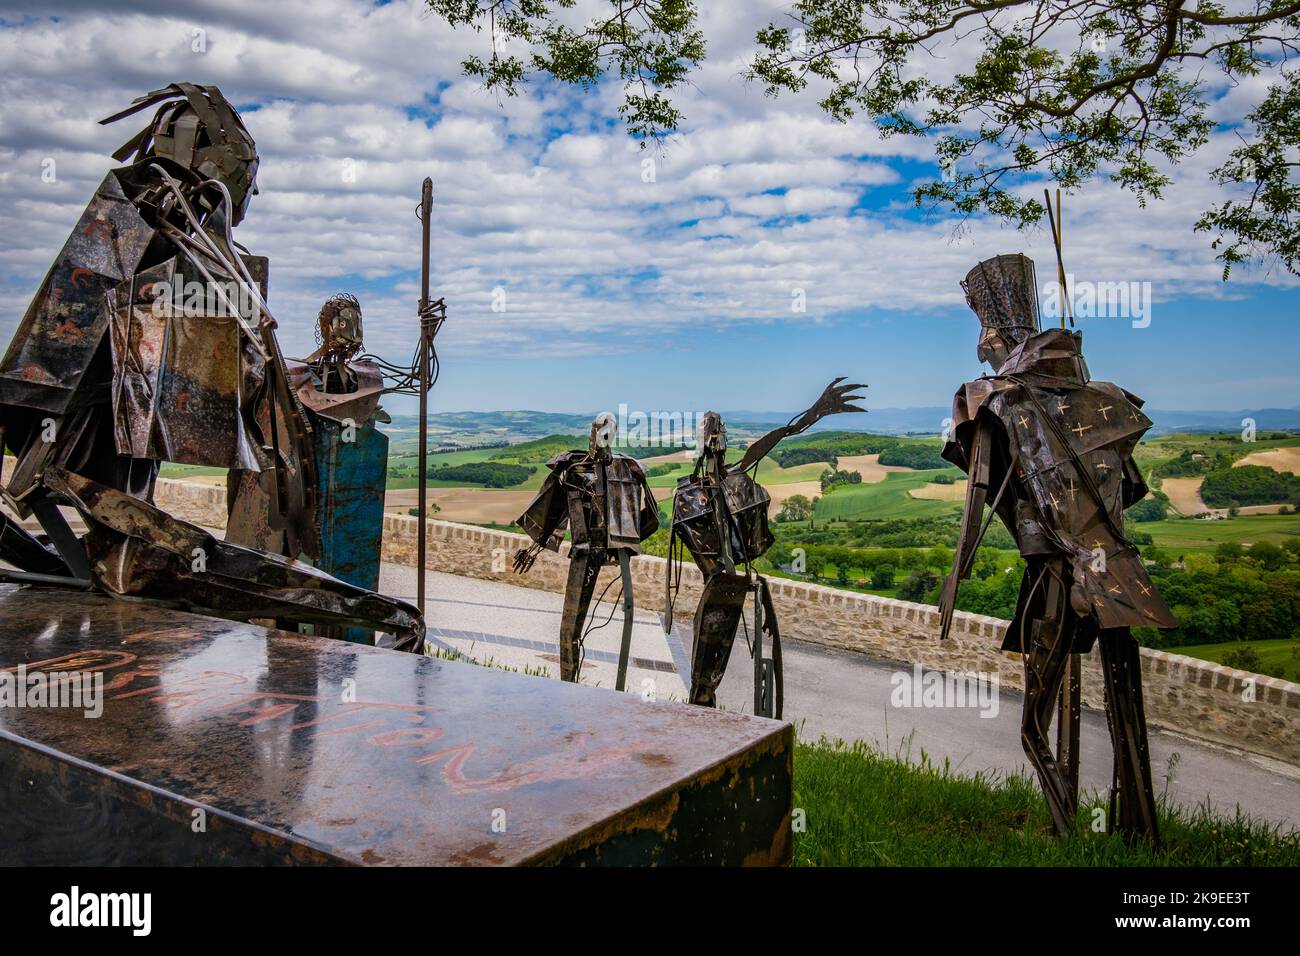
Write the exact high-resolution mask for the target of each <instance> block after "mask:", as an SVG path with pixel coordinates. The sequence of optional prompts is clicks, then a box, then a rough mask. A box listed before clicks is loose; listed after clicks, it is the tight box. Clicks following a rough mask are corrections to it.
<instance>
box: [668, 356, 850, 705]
mask: <svg viewBox="0 0 1300 956" xmlns="http://www.w3.org/2000/svg"><path fill="white" fill-rule="evenodd" d="M842 381H844V379H843V378H837V379H835V380H834V381H833V382H831V383H830V384H829V385H828V386H826V390H825V391H823V392H822V394H821V397H820V398H818V399H817V401H816V402H815V403H814V404H813V406H812V407H811V408H809V409H808V410H807V411H806V412H804V413H803V414H802V415H796V416H795V417H794V418H792V419H790V421H789V422H788V423H786V424H785V425H783V426H781V427H780V428H776V429H773V430H772V431H770V432H768V433H767V434H766V435H764V436H763V437H761V438H759V439H758V440H757V441H755V442H754V443H753V444H751V445H750V446H749V447H748V448H747V449H746V450H745V454H744V456H743V457H741V459H740V461H738V462H736V463H735V464H733V465H728V464H727V461H726V458H727V428H726V425H725V424H724V423H723V421H722V416H721V415H719V414H718V413H717V412H705V414H704V415H703V416H702V417H701V421H700V427H699V434H698V435H697V436H696V454H697V455H698V457H697V458H696V464H695V468H694V470H693V471H692V472H691V474H690V475H687V476H686V477H684V478H681V479H680V480H679V481H678V482H677V490H676V492H675V493H674V495H673V522H672V530H671V532H670V534H669V539H668V568H667V570H666V572H665V588H666V593H665V596H664V608H665V614H664V630H665V631H671V630H672V626H673V598H674V596H675V587H674V578H673V567H674V564H675V565H676V567H677V579H676V584H677V586H678V587H680V584H681V562H682V554H681V552H680V550H677V553H676V555H674V550H675V544H676V541H677V540H678V539H680V540H681V542H682V544H683V545H684V546H685V548H686V550H687V551H689V552H690V554H691V558H692V559H693V560H694V561H695V564H696V566H697V567H698V568H699V569H700V571H702V572H703V574H704V593H703V595H701V597H700V603H699V606H698V607H697V608H696V610H695V639H694V644H693V646H692V649H691V691H690V701H691V703H692V704H700V705H702V706H704V707H715V706H717V690H718V685H719V684H720V683H721V682H722V677H723V674H725V673H726V670H727V659H728V658H729V657H730V656H731V645H732V644H733V643H735V640H736V630H737V628H738V627H739V626H740V624H741V615H742V612H743V610H744V606H745V597H746V595H748V594H751V593H752V594H753V596H754V633H753V638H752V646H751V653H752V657H753V661H754V713H756V714H758V715H760V716H764V717H780V716H781V706H782V700H781V697H782V674H781V635H780V632H779V630H778V627H777V621H776V612H775V611H774V610H773V607H772V595H771V592H770V590H769V589H768V586H767V580H766V579H765V578H764V577H762V575H758V574H754V573H753V570H752V568H751V564H752V562H754V561H755V560H757V559H758V558H760V557H762V556H763V554H765V553H766V552H767V549H768V548H770V547H771V546H772V543H773V541H774V540H775V539H774V538H773V536H772V532H771V531H770V530H768V527H767V510H768V506H769V505H770V504H771V501H772V498H771V495H769V494H768V493H767V491H766V489H764V488H763V486H762V485H760V484H759V483H758V482H757V481H755V480H754V473H755V472H757V470H758V464H759V462H761V461H762V460H763V459H764V458H765V457H767V455H768V454H769V453H770V452H771V451H772V449H773V448H775V447H776V446H777V444H778V443H780V442H781V440H782V439H785V438H788V437H790V436H791V435H797V434H799V433H800V432H803V431H806V430H807V429H809V428H811V427H812V426H813V425H815V424H816V423H817V422H818V421H820V420H821V419H822V418H825V417H826V416H827V415H836V414H839V413H840V412H863V411H866V409H864V408H859V407H858V406H856V405H854V404H852V403H853V402H855V401H860V400H861V398H862V396H860V395H853V394H851V393H852V392H854V391H856V390H857V389H860V388H865V387H866V386H865V385H841V384H840V382H842ZM740 566H743V567H744V573H739V572H737V570H736V569H737V567H740ZM747 630H748V628H747ZM764 634H766V635H767V637H768V640H769V641H770V642H771V646H772V656H771V657H770V658H765V657H764V656H763V635H764Z"/></svg>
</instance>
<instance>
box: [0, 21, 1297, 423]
mask: <svg viewBox="0 0 1300 956" xmlns="http://www.w3.org/2000/svg"><path fill="white" fill-rule="evenodd" d="M588 2H589V3H590V2H592V0H588ZM96 6H97V5H95V4H89V3H87V4H81V3H60V2H57V0H56V2H53V3H39V4H38V3H5V2H0V62H3V63H4V64H5V68H4V72H3V78H0V95H2V96H3V99H2V100H0V103H2V104H3V105H2V106H0V342H7V341H8V339H9V338H10V337H11V335H12V333H13V330H14V328H15V327H16V325H17V322H18V321H19V319H20V318H21V316H22V313H23V311H24V310H25V309H26V307H27V304H28V302H29V301H30V300H31V297H32V295H33V293H34V292H35V290H36V288H37V287H38V285H39V283H40V281H41V279H42V277H43V275H44V273H45V271H46V270H47V269H48V267H49V265H50V263H51V261H52V260H53V258H54V257H55V255H56V254H57V252H58V250H59V248H60V246H61V245H62V243H63V241H64V239H65V238H66V236H67V233H68V231H69V229H70V228H71V226H72V225H73V224H74V223H75V222H76V220H77V218H78V217H79V215H80V214H81V211H82V209H83V208H84V206H85V204H86V202H87V201H88V200H89V199H90V197H91V195H92V194H93V192H94V189H95V187H96V185H97V184H98V182H99V180H100V179H101V178H102V177H103V175H104V174H105V172H106V171H107V170H108V169H110V168H112V166H113V165H114V163H113V161H112V159H111V158H110V156H109V154H110V153H111V152H112V151H113V150H114V149H115V148H116V147H117V146H119V145H120V144H121V143H122V142H124V141H125V140H126V139H127V138H129V136H130V135H131V134H133V133H134V132H135V131H136V130H137V129H138V128H139V127H140V126H141V125H143V122H144V117H145V116H147V115H151V114H150V113H146V114H142V115H140V116H136V117H131V118H129V119H127V120H124V121H122V122H120V123H117V124H115V125H113V126H110V127H101V126H98V125H97V124H96V120H98V119H99V118H101V117H104V116H107V115H109V114H110V113H114V112H116V111H118V110H120V109H122V108H123V107H125V106H126V105H127V104H128V103H130V101H131V100H132V99H134V98H135V97H136V96H139V95H141V94H142V93H145V92H147V91H149V90H153V89H156V88H158V87H161V86H164V85H166V84H167V83H170V82H174V81H181V80H184V81H190V82H196V83H211V84H216V85H217V86H219V87H220V88H221V89H222V91H223V92H224V93H225V94H226V96H227V97H228V98H229V99H230V100H231V101H232V102H233V103H234V104H235V105H236V107H237V108H238V109H239V110H240V112H241V115H242V116H243V119H244V122H245V124H246V125H247V127H248V129H249V131H250V132H251V133H252V135H253V137H254V139H255V140H256V141H257V145H258V150H259V153H260V156H261V165H260V169H259V174H258V185H259V190H260V192H259V195H257V196H255V197H254V198H253V201H252V206H251V208H250V210H249V214H248V217H247V218H246V219H245V221H244V222H243V224H241V225H240V226H239V228H238V229H237V230H236V238H238V239H239V240H240V241H241V242H242V243H243V244H244V245H246V246H247V247H248V248H249V249H251V250H252V251H254V252H256V253H259V254H262V255H266V256H269V257H270V263H271V265H270V276H271V279H270V296H269V302H270V306H271V309H272V311H273V312H274V313H275V315H276V318H277V321H278V323H279V328H280V331H279V335H280V341H281V344H282V345H283V347H284V349H285V351H286V353H288V354H289V355H304V354H306V353H308V352H310V351H311V349H312V348H314V344H315V343H314V338H313V327H314V322H315V316H316V313H317V311H318V310H319V308H320V305H321V303H322V302H323V301H324V300H325V299H326V298H328V297H329V296H330V295H332V294H333V293H335V292H340V291H348V292H352V293H354V294H355V295H357V296H358V298H359V299H360V300H361V303H362V309H363V313H364V317H365V326H366V338H367V345H368V347H369V349H370V350H371V351H372V352H376V353H379V354H382V355H384V356H386V357H388V358H390V359H393V360H404V359H406V358H407V357H408V356H409V354H410V352H411V350H412V347H413V345H414V337H415V335H416V315H415V303H416V300H417V299H418V296H419V265H420V262H419V257H420V245H419V243H420V234H419V222H418V220H417V219H416V218H415V215H414V211H415V206H416V203H417V202H418V199H419V190H420V182H421V180H422V179H423V178H424V177H425V176H431V177H432V178H433V180H434V183H435V217H434V220H433V258H434V263H433V283H432V284H433V294H434V296H435V297H437V296H442V297H444V298H445V299H446V302H447V305H448V319H447V323H446V325H445V326H444V328H443V330H442V332H441V334H440V335H439V338H438V349H439V355H440V358H441V363H442V376H441V378H440V380H439V382H438V384H437V386H436V388H435V391H434V393H433V394H432V397H431V402H430V407H431V409H432V410H433V411H439V410H449V411H450V410H495V409H517V408H526V409H536V410H542V411H573V412H577V411H587V410H591V409H601V408H616V407H618V406H619V405H621V404H625V405H627V406H628V407H629V408H631V409H642V410H647V411H651V410H683V411H692V410H702V409H704V408H718V409H724V410H730V409H749V410H793V409H797V408H802V407H804V406H806V405H807V404H808V403H809V402H811V401H812V400H813V399H814V398H815V397H816V396H817V395H818V394H819V393H820V392H821V390H822V388H823V387H824V386H825V384H826V383H827V382H828V381H829V380H830V379H831V378H833V377H835V376H840V375H844V376H848V377H850V379H851V380H854V381H859V382H865V383H867V384H868V386H869V388H868V390H867V400H866V406H867V407H868V408H871V407H879V408H886V407H908V406H920V405H924V406H935V405H939V406H942V405H946V404H947V403H948V402H949V401H950V400H951V396H952V394H953V391H954V390H955V388H956V386H957V385H958V384H960V383H961V382H963V381H965V380H967V379H970V378H972V377H975V376H977V375H978V374H980V372H981V368H980V366H979V363H978V360H977V359H976V358H975V339H976V332H977V324H976V321H975V319H974V317H973V315H972V313H970V311H969V310H968V309H967V308H966V306H965V305H964V302H963V299H962V294H961V290H960V287H959V282H960V280H961V278H962V277H963V276H964V275H965V274H966V272H967V271H968V270H969V269H970V268H971V267H972V266H974V265H975V263H976V262H978V261H979V260H980V259H983V258H987V257H988V256H991V255H995V254H999V253H1005V252H1020V251H1023V252H1025V253H1027V254H1028V255H1030V256H1031V257H1033V258H1034V259H1035V261H1036V262H1037V263H1038V270H1039V276H1040V278H1043V277H1046V276H1047V275H1049V274H1050V272H1051V271H1052V269H1053V268H1054V253H1053V251H1052V246H1051V241H1050V237H1049V235H1048V233H1047V232H1046V230H1042V229H1039V230H1032V231H1029V232H1017V231H1016V230H1014V229H1012V228H1009V227H1006V226H1004V225H1001V224H999V223H997V222H995V221H989V220H984V219H979V218H976V219H972V220H967V221H965V222H960V221H958V220H956V219H955V218H952V217H949V216H946V215H941V214H936V213H926V212H920V211H917V210H915V209H913V208H912V207H911V202H910V199H909V196H908V189H909V187H910V186H912V185H913V184H914V183H915V182H916V181H917V180H919V179H923V178H931V177H933V175H934V174H935V172H936V169H935V167H934V165H933V158H932V153H931V151H930V147H929V146H928V145H927V144H926V143H925V142H924V141H921V140H917V139H912V138H908V139H901V138H893V139H888V140H882V139H881V138H880V137H879V136H878V135H877V134H876V133H875V132H874V131H873V130H872V129H871V128H870V126H869V125H868V124H867V123H866V122H865V121H861V120H857V121H853V122H850V123H847V124H841V123H838V122H835V121H834V120H831V119H829V118H828V117H826V116H824V115H823V114H822V113H821V112H820V111H819V110H818V109H817V107H816V103H815V93H810V94H807V95H799V96H783V97H781V98H779V99H771V98H768V97H765V96H764V95H763V91H762V88H761V86H760V85H758V84H748V83H746V82H745V80H744V79H743V76H742V74H743V71H744V69H745V66H746V63H747V62H748V59H749V57H750V56H751V55H752V51H753V37H754V33H755V31H756V30H757V29H758V28H759V27H761V26H763V25H765V24H766V23H767V22H769V21H772V20H777V21H780V20H781V19H782V17H783V14H784V9H785V6H786V4H784V3H776V2H769V0H746V2H740V0H735V2H711V3H705V4H701V7H702V12H701V26H702V29H703V30H704V32H705V35H706V37H707V39H708V43H709V47H708V54H707V59H706V61H705V64H704V65H703V67H702V68H701V69H700V70H699V71H698V72H697V73H696V74H695V76H694V77H693V83H692V86H691V87H689V88H687V89H685V90H683V91H681V92H680V94H679V95H678V97H677V102H678V104H679V106H680V107H681V109H682V110H683V112H684V114H685V121H684V123H683V125H682V127H681V129H680V131H679V132H678V133H677V135H675V136H674V137H673V138H672V139H671V141H669V142H667V143H665V144H664V145H663V146H662V147H661V148H651V149H648V150H642V149H640V148H639V146H638V144H637V143H636V142H635V141H633V140H632V138H631V137H629V136H628V135H627V133H626V132H625V130H624V128H623V127H622V125H621V121H620V119H619V117H618V114H617V108H618V105H619V103H620V99H621V91H620V89H619V88H618V87H617V86H616V85H614V86H610V85H606V86H602V87H600V88H598V89H594V90H588V91H583V90H580V89H575V88H571V87H567V86H564V85H561V84H557V83H553V82H550V83H548V82H542V83H536V84H533V85H532V86H530V87H529V88H528V90H527V92H526V94H525V95H523V96H520V97H514V98H509V97H507V98H501V97H498V96H497V95H495V94H494V93H491V92H488V91H485V90H484V89H483V88H482V87H481V85H480V84H479V83H478V82H477V81H476V80H472V79H466V78H465V77H463V76H462V75H461V73H460V67H459V64H460V62H461V61H462V60H463V59H464V58H465V57H466V56H467V55H469V54H471V53H483V52H485V50H486V39H485V37H484V36H482V35H476V34H474V33H473V32H471V31H463V30H462V31H452V30H451V29H450V28H448V27H447V26H446V25H445V24H444V23H442V22H441V21H440V20H438V19H436V18H435V17H433V16H432V15H431V14H429V13H428V12H427V11H425V10H423V9H422V7H421V6H420V5H419V4H413V3H408V2H405V0H398V2H393V3H385V4H372V3H366V2H361V0H310V2H304V0H284V2H276V3H267V2H264V0H223V2H220V3H208V2H184V0H168V2H153V0H134V2H132V0H123V2H118V3H115V4H113V9H112V11H111V12H104V11H100V10H97V9H96ZM966 55H967V53H966V52H965V51H961V50H954V51H951V53H950V54H947V55H941V56H940V60H941V61H942V62H941V63H940V64H939V65H938V66H936V67H935V68H942V69H954V68H956V65H958V64H959V63H960V62H961V61H962V58H963V57H964V56H966ZM1262 82H1263V81H1262V80H1256V81H1248V82H1245V83H1243V84H1242V85H1240V86H1238V87H1235V88H1222V89H1216V90H1214V96H1215V102H1214V104H1213V115H1214V117H1215V119H1216V120H1217V121H1218V122H1219V123H1220V128H1219V130H1218V131H1217V132H1216V133H1215V134H1214V135H1213V137H1212V139H1211V142H1210V143H1209V144H1208V145H1207V146H1206V147H1205V148H1203V149H1202V150H1200V151H1199V152H1198V153H1197V154H1196V155H1195V156H1193V157H1192V158H1191V159H1189V160H1187V161H1185V162H1184V163H1183V164H1182V165H1181V166H1179V167H1176V168H1175V169H1173V170H1172V172H1171V174H1172V176H1173V178H1174V183H1173V185H1172V186H1171V187H1170V188H1168V189H1167V190H1166V193H1165V197H1164V199H1163V200H1156V201H1152V202H1151V203H1149V204H1148V205H1147V206H1146V207H1145V208H1142V207H1140V206H1139V204H1138V202H1137V200H1136V199H1134V198H1133V197H1132V196H1131V195H1130V194H1128V193H1125V192H1123V191H1122V190H1120V189H1119V188H1118V187H1116V186H1114V185H1112V184H1110V183H1108V182H1105V181H1100V182H1093V183H1090V184H1088V185H1087V186H1086V187H1085V188H1083V189H1082V190H1081V191H1079V192H1078V193H1076V194H1072V195H1067V196H1066V197H1065V198H1064V231H1065V257H1066V266H1067V269H1068V271H1069V272H1070V273H1071V274H1072V275H1073V276H1074V277H1075V282H1076V283H1077V284H1079V286H1080V288H1086V287H1087V286H1088V284H1089V283H1124V284H1125V285H1124V287H1125V288H1132V289H1133V290H1135V294H1136V296H1137V297H1136V298H1135V300H1134V301H1135V302H1139V303H1141V304H1143V305H1144V306H1145V308H1143V309H1142V310H1141V314H1140V315H1137V316H1135V315H1134V314H1131V313H1130V314H1129V315H1126V316H1109V317H1098V318H1087V319H1081V320H1080V327H1081V328H1082V329H1083V331H1084V344H1085V352H1086V355H1087V357H1088V361H1089V365H1090V367H1091V369H1092V372H1093V374H1094V376H1096V377H1098V378H1104V379H1110V380H1113V381H1116V382H1119V383H1121V384H1122V385H1124V386H1125V387H1126V388H1128V389H1129V390H1130V391H1133V392H1136V393H1137V394H1139V395H1141V396H1143V397H1144V398H1145V399H1146V400H1147V402H1148V405H1149V406H1150V407H1152V408H1163V409H1171V410H1172V409H1180V410H1202V409H1205V410H1208V409H1220V410H1237V409H1253V408H1261V407H1288V408H1289V407H1296V406H1300V371H1297V368H1296V356H1297V354H1300V349H1298V348H1297V346H1300V325H1298V323H1297V322H1296V317H1297V312H1298V311H1300V310H1298V309H1297V303H1298V302H1300V299H1298V298H1297V296H1298V295H1300V291H1298V289H1297V281H1296V278H1295V277H1294V276H1290V275H1289V274H1287V273H1286V272H1285V270H1284V269H1282V268H1281V267H1279V266H1276V265H1270V264H1269V263H1262V264H1256V265H1254V266H1252V267H1250V268H1248V269H1247V268H1237V269H1235V270H1234V272H1233V278H1232V280H1231V281H1230V282H1228V283H1226V284H1225V283H1224V282H1223V281H1222V280H1221V273H1222V269H1221V266H1219V265H1218V264H1217V263H1216V262H1215V261H1214V254H1213V251H1212V250H1211V248H1210V245H1209V242H1210V237H1208V236H1206V235H1204V234H1197V233H1194V232H1193V231H1192V224H1193V223H1194V222H1195V220H1196V219H1197V218H1198V216H1199V215H1200V214H1201V212H1203V211H1204V210H1205V209H1207V208H1208V207H1209V206H1210V205H1212V204H1213V203H1215V202H1217V201H1221V200H1222V199H1223V198H1224V193H1223V192H1222V191H1221V189H1220V187H1217V186H1215V185H1214V184H1212V183H1211V182H1210V180H1209V172H1210V170H1212V169H1213V168H1214V167H1216V166H1218V165H1219V164H1220V163H1221V162H1222V161H1223V159H1224V157H1226V155H1227V153H1228V152H1229V151H1230V150H1231V149H1232V148H1233V147H1234V146H1235V145H1236V144H1237V143H1238V139H1237V134H1238V132H1239V129H1238V127H1239V125H1240V123H1241V122H1242V117H1243V116H1244V115H1245V113H1246V112H1248V111H1249V108H1250V105H1251V104H1252V103H1253V102H1255V101H1257V100H1258V99H1259V97H1260V93H1261V90H1262V85H1261V84H1262ZM50 169H53V170H54V177H53V179H54V181H53V182H50V181H47V180H49V179H50V178H51V177H50V176H49V174H48V170H50ZM43 173H45V175H43ZM1023 188H1024V189H1026V190H1029V191H1031V192H1033V193H1036V194H1041V189H1042V183H1040V182H1032V181H1031V182H1026V183H1025V184H1024V186H1023ZM800 305H802V309H800V308H799V307H800ZM389 407H390V409H392V410H393V411H397V412H404V411H411V410H413V409H410V408H406V407H405V406H404V405H403V404H402V402H401V401H400V400H396V401H392V402H390V404H389ZM867 424H869V419H868V421H867Z"/></svg>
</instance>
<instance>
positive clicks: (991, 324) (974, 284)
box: [961, 254, 1038, 370]
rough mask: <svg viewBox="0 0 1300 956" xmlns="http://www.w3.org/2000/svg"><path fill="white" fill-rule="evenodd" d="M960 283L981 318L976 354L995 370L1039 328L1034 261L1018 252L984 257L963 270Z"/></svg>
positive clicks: (972, 308)
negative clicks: (962, 278) (968, 269)
mask: <svg viewBox="0 0 1300 956" xmlns="http://www.w3.org/2000/svg"><path fill="white" fill-rule="evenodd" d="M961 287H962V291H964V292H965V293H966V304H967V305H969V306H970V307H971V310H972V311H973V312H974V313H975V315H976V316H978V318H979V320H980V326H981V331H980V338H979V345H978V347H977V348H976V354H977V355H979V358H980V361H981V362H988V363H989V364H990V365H992V366H993V368H994V370H997V369H999V368H1001V367H1002V364H1003V363H1004V362H1005V361H1006V359H1007V356H1008V355H1009V354H1010V353H1011V351H1012V350H1013V349H1014V348H1015V347H1016V346H1018V345H1020V343H1022V342H1024V341H1025V340H1026V339H1027V338H1029V337H1030V336H1031V335H1034V334H1035V333H1037V332H1038V291H1037V290H1038V286H1037V279H1036V277H1035V272H1034V261H1033V260H1032V259H1030V258H1029V257H1028V256H1025V255H1018V254H1017V255H1005V256H995V257H994V258H992V259H986V260H984V261H983V262H981V263H980V264H979V265H977V266H976V267H975V268H974V269H972V270H971V271H970V272H969V273H967V274H966V278H965V279H964V280H963V281H962V284H961Z"/></svg>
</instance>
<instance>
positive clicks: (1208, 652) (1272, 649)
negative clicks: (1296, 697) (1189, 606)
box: [1167, 640, 1300, 682]
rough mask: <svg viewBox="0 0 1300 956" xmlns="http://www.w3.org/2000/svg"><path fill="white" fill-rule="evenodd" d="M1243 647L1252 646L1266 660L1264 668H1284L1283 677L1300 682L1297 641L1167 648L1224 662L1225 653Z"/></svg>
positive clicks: (1227, 643)
mask: <svg viewBox="0 0 1300 956" xmlns="http://www.w3.org/2000/svg"><path fill="white" fill-rule="evenodd" d="M1243 647H1250V648H1252V649H1253V650H1254V651H1255V653H1256V654H1258V655H1259V658H1260V660H1261V661H1263V662H1264V668H1265V670H1268V671H1273V670H1274V669H1275V668H1279V667H1280V668H1281V669H1282V672H1283V673H1282V679H1283V680H1289V681H1296V682H1300V653H1297V648H1300V642H1297V641H1286V640H1277V641H1251V642H1249V643H1248V644H1243V643H1242V642H1241V641H1228V642H1226V643H1223V644H1193V645H1191V646H1190V647H1170V648H1167V650H1168V651H1169V652H1170V653H1171V654H1185V655H1186V656H1188V657H1195V658H1196V659H1197V660H1202V661H1213V662H1214V663H1216V664H1222V663H1223V655H1224V654H1227V653H1228V652H1229V651H1236V650H1240V649H1242V648H1243Z"/></svg>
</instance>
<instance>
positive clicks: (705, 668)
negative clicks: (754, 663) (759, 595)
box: [691, 572, 749, 707]
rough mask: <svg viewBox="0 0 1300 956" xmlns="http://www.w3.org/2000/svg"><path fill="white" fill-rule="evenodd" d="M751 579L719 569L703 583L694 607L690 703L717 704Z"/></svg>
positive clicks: (705, 705) (707, 705)
mask: <svg viewBox="0 0 1300 956" xmlns="http://www.w3.org/2000/svg"><path fill="white" fill-rule="evenodd" d="M748 593H749V582H748V581H746V580H745V578H744V577H743V576H742V575H739V574H727V573H726V572H719V573H718V574H716V575H714V576H713V577H712V578H709V579H708V581H706V582H705V584H704V593H703V594H702V595H700V603H699V606H698V607H697V608H696V609H695V643H694V646H693V647H692V648H691V703H692V704H699V705H700V706H702V707H716V706H717V691H718V685H719V684H721V683H722V678H723V675H724V674H726V672H727V658H729V657H730V656H731V645H732V644H733V643H735V640H736V628H737V627H738V626H739V625H740V615H741V614H742V613H744V610H745V595H747V594H748Z"/></svg>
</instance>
